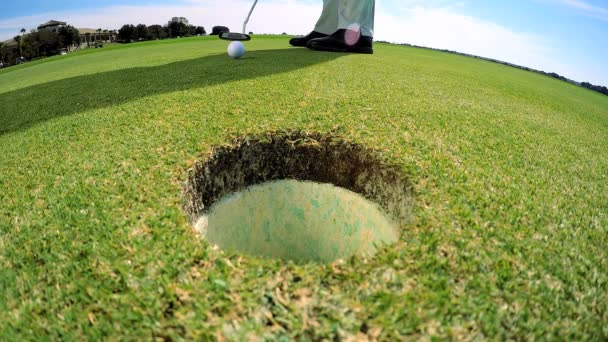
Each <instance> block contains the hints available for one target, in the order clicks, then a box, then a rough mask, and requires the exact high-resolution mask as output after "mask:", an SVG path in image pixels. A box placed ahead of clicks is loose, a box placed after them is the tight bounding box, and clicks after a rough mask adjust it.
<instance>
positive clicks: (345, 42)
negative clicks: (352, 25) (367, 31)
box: [306, 29, 374, 54]
mask: <svg viewBox="0 0 608 342" xmlns="http://www.w3.org/2000/svg"><path fill="white" fill-rule="evenodd" d="M373 41H374V40H373V38H372V37H368V36H362V35H360V33H359V32H357V31H352V30H345V29H340V30H338V31H336V32H335V33H333V34H331V35H329V36H327V37H323V38H316V39H312V40H310V41H309V42H308V44H306V47H307V48H309V49H313V50H317V51H331V52H354V53H368V54H372V53H374V49H373V48H372V44H373Z"/></svg>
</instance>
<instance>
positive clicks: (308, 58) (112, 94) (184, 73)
mask: <svg viewBox="0 0 608 342" xmlns="http://www.w3.org/2000/svg"><path fill="white" fill-rule="evenodd" d="M339 56H341V55H340V54H333V53H318V52H313V51H308V50H306V49H281V50H263V51H252V52H249V53H248V54H247V55H246V58H243V59H241V60H232V59H229V58H228V57H227V56H226V55H225V54H221V55H212V56H206V57H202V58H197V59H191V60H185V61H179V62H174V63H170V64H166V65H160V66H154V67H137V68H131V69H122V70H115V71H108V72H101V73H98V74H93V75H83V76H77V77H72V78H67V79H62V80H57V81H51V82H48V83H43V84H38V85H34V86H31V87H27V88H23V89H18V90H14V91H11V92H8V93H3V94H0V135H3V134H6V133H9V132H15V131H20V130H24V129H27V128H29V127H31V126H33V125H35V124H38V123H40V122H44V121H46V120H50V119H53V118H55V117H60V116H66V115H71V114H74V113H80V112H84V111H87V110H91V109H96V108H103V107H110V106H115V105H119V104H122V103H125V102H128V101H131V100H135V99H138V98H141V97H145V96H150V95H156V94H163V93H170V92H174V91H180V90H187V89H193V88H203V87H207V86H213V85H217V84H221V83H224V82H230V81H237V80H244V79H253V78H258V77H263V76H268V75H272V74H277V73H284V72H288V71H292V70H296V69H300V68H304V67H307V66H311V65H314V64H318V63H323V62H328V61H331V60H333V59H336V58H338V57H339Z"/></svg>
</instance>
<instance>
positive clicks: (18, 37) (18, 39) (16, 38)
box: [13, 36, 22, 57]
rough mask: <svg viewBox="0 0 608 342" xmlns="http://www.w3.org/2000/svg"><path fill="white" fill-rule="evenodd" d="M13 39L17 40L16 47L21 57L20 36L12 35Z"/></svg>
mask: <svg viewBox="0 0 608 342" xmlns="http://www.w3.org/2000/svg"><path fill="white" fill-rule="evenodd" d="M13 40H14V41H16V42H17V47H18V49H19V57H21V54H22V51H21V36H15V37H13Z"/></svg>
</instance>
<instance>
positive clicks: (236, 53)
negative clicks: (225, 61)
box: [228, 42, 245, 59]
mask: <svg viewBox="0 0 608 342" xmlns="http://www.w3.org/2000/svg"><path fill="white" fill-rule="evenodd" d="M244 54H245V45H243V43H241V42H232V43H230V45H228V56H230V57H232V58H235V59H239V58H241V57H243V55H244Z"/></svg>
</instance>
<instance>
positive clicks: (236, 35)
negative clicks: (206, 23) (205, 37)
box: [220, 32, 251, 41]
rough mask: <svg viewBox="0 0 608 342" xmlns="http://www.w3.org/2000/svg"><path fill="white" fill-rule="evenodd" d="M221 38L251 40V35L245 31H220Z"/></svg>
mask: <svg viewBox="0 0 608 342" xmlns="http://www.w3.org/2000/svg"><path fill="white" fill-rule="evenodd" d="M220 39H223V40H239V41H246V40H251V37H250V36H249V35H248V34H244V33H236V32H222V33H220Z"/></svg>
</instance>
